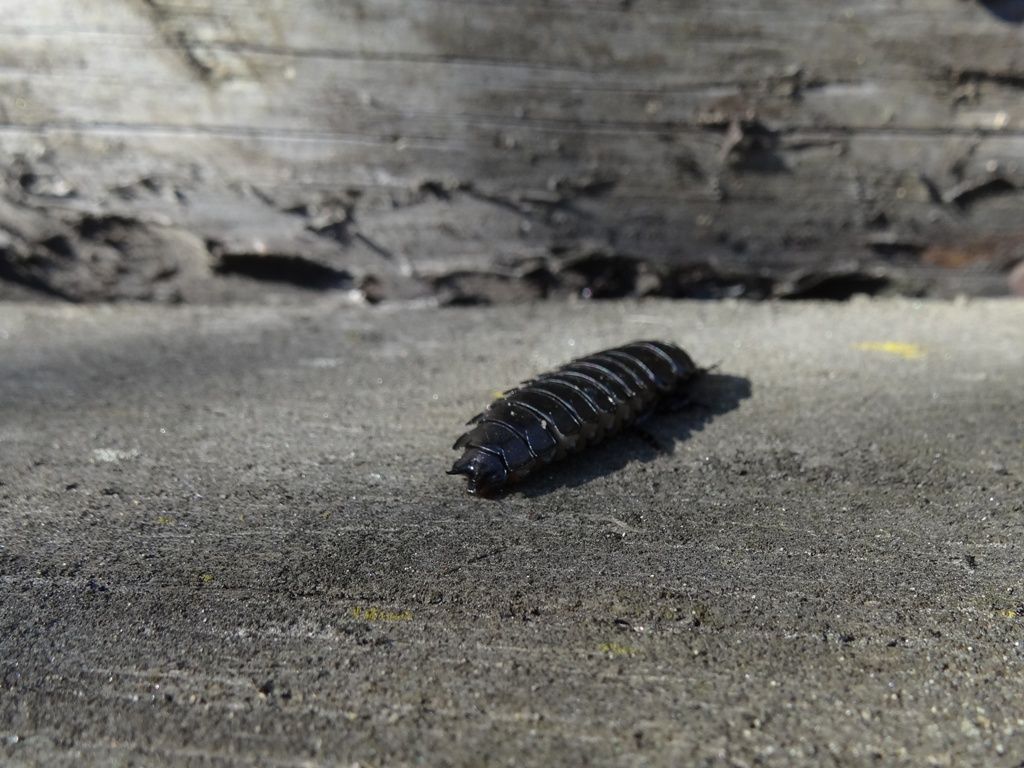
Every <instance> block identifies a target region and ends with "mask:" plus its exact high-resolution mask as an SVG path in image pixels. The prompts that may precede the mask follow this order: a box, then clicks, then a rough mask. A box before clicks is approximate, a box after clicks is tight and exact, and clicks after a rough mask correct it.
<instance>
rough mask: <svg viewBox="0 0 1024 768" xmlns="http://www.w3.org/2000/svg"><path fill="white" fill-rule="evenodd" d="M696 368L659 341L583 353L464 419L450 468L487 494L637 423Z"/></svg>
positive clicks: (473, 489)
mask: <svg viewBox="0 0 1024 768" xmlns="http://www.w3.org/2000/svg"><path fill="white" fill-rule="evenodd" d="M700 372H701V369H699V368H698V367H697V366H696V365H694V363H693V360H691V359H690V356H689V355H687V354H686V352H684V351H683V350H682V349H680V348H679V347H677V346H675V345H674V344H667V343H665V342H663V341H635V342H633V343H632V344H626V345H625V346H622V347H616V348H614V349H606V350H604V351H603V352H598V353H596V354H593V355H589V356H587V357H581V358H578V359H576V360H573V361H572V362H569V363H567V364H565V365H563V366H562V367H561V368H558V369H557V370H554V371H551V372H549V373H545V374H541V375H540V376H538V377H537V378H535V379H531V380H530V381H526V382H524V383H523V384H522V385H521V386H520V387H517V388H516V389H511V390H509V391H508V392H506V393H505V394H504V396H502V397H500V398H498V399H497V400H495V401H494V402H493V403H491V404H490V406H488V408H487V410H485V411H484V412H483V413H480V414H477V415H476V416H474V417H473V418H472V419H470V420H469V422H467V423H468V424H471V425H473V427H472V429H470V430H469V431H468V432H466V433H465V434H464V435H462V437H460V438H459V439H458V440H456V441H455V445H454V446H452V447H453V448H454V449H455V450H458V449H460V448H464V449H465V452H464V453H463V454H462V456H461V457H460V458H459V459H458V460H457V461H456V462H455V464H454V465H452V468H451V470H449V472H448V474H449V475H466V476H467V478H468V480H469V484H468V490H469V492H470V493H477V494H480V495H487V494H489V493H491V492H493V491H496V490H498V489H499V488H501V487H503V486H505V485H508V484H509V483H513V482H515V481H517V480H520V479H521V478H523V477H525V476H526V475H528V474H530V473H531V472H533V471H535V470H536V469H537V468H539V467H542V466H544V465H545V464H549V463H550V462H552V461H558V460H559V459H561V458H562V457H563V456H565V455H567V454H569V453H575V452H577V451H581V450H583V449H584V448H586V447H587V446H589V445H594V444H595V443H598V442H600V441H601V440H603V439H604V438H605V437H607V436H608V435H610V434H613V433H614V432H617V431H619V430H620V429H622V428H623V427H624V426H626V425H628V424H632V423H634V422H636V421H637V420H638V419H639V418H641V417H642V416H645V415H646V414H648V413H649V412H650V411H651V410H653V409H654V408H655V407H657V405H658V404H659V402H661V401H663V400H665V399H666V398H668V397H670V396H672V395H674V394H677V393H679V391H680V390H681V388H682V387H683V386H684V385H685V384H687V383H688V382H689V381H690V380H691V379H693V377H694V376H696V375H697V374H698V373H700Z"/></svg>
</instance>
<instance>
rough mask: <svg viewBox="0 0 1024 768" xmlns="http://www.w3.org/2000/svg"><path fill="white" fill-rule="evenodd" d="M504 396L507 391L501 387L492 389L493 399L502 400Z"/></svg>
mask: <svg viewBox="0 0 1024 768" xmlns="http://www.w3.org/2000/svg"><path fill="white" fill-rule="evenodd" d="M504 396H505V393H504V392H502V391H501V390H500V389H492V390H491V399H492V400H500V399H501V398H503V397H504Z"/></svg>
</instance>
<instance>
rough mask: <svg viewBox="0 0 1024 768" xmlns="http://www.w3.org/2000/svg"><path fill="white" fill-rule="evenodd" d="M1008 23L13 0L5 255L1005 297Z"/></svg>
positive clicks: (235, 280) (785, 12)
mask: <svg viewBox="0 0 1024 768" xmlns="http://www.w3.org/2000/svg"><path fill="white" fill-rule="evenodd" d="M1022 18H1024V3H1017V2H1001V3H996V2H992V3H981V2H976V1H975V0H903V1H900V0H848V1H846V2H842V3H822V2H819V1H818V0H692V1H689V2H687V1H684V0H676V1H674V2H673V1H671V0H515V1H513V0H356V1H353V2H329V1H328V0H292V1H291V2H284V0H263V1H261V2H249V1H246V2H243V1H242V0H33V2H24V0H0V40H2V45H0V152H2V158H3V167H2V171H3V180H2V182H0V183H2V187H0V278H3V279H4V285H6V286H7V289H6V290H7V293H8V295H21V294H20V293H19V292H21V291H23V290H29V289H31V290H30V293H31V292H35V291H43V292H46V293H49V294H52V295H59V296H64V297H67V298H72V299H77V300H90V299H110V298H143V299H156V300H194V301H219V300H230V299H237V298H251V297H252V296H258V295H260V291H262V290H265V289H266V286H267V285H276V286H282V287H283V286H289V287H290V288H296V289H297V290H303V289H307V290H308V289H324V288H340V289H345V290H349V289H351V290H358V291H361V292H363V293H364V294H365V295H367V296H368V297H369V298H370V299H377V298H390V297H412V296H424V295H441V296H442V298H444V299H445V300H451V301H475V300H499V301H500V300H506V299H517V298H531V297H536V296H544V295H552V294H554V295H558V294H566V295H568V294H573V293H579V292H581V291H582V292H583V293H584V295H595V296H602V295H624V294H643V293H662V294H669V295H698V296H699V295H748V296H755V297H757V296H762V295H764V296H767V295H812V296H813V295H819V294H820V295H824V296H829V295H832V294H835V295H837V296H841V295H843V294H844V293H849V292H852V291H855V290H865V291H867V292H875V291H885V290H891V291H900V292H931V293H937V294H943V293H951V292H958V291H965V292H968V293H998V292H1001V291H1005V285H1006V273H1007V271H1008V270H1009V269H1010V267H1011V266H1012V265H1013V264H1014V263H1015V262H1016V261H1018V260H1019V259H1020V256H1021V247H1022V246H1021V242H1022V233H1024V222H1022V218H1024V217H1022V215H1021V210H1022V208H1021V204H1022V187H1024V100H1022V98H1021V96H1022V94H1024V45H1022V42H1024V38H1022V35H1024V26H1022V25H1021V24H1020V22H1021V19H1022ZM26 286H27V288H26ZM2 292H3V289H0V294H2Z"/></svg>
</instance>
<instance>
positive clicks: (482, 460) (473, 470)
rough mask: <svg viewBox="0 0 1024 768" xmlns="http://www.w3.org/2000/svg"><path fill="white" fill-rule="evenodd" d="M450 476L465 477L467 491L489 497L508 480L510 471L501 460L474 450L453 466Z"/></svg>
mask: <svg viewBox="0 0 1024 768" xmlns="http://www.w3.org/2000/svg"><path fill="white" fill-rule="evenodd" d="M448 474H449V475H465V476H466V479H467V481H468V482H467V484H466V490H467V491H469V492H470V493H472V494H475V495H478V496H487V495H488V494H490V493H492V492H493V491H495V490H497V489H498V488H500V487H501V486H502V485H504V484H505V482H506V481H507V480H508V470H507V469H505V465H504V463H502V461H501V459H499V458H498V457H497V456H494V455H492V454H490V453H484V452H483V451H478V450H474V449H472V448H471V449H469V450H468V451H466V452H465V453H464V454H463V455H462V457H461V458H459V459H458V460H457V461H456V462H455V463H454V464H452V468H451V469H449V470H448Z"/></svg>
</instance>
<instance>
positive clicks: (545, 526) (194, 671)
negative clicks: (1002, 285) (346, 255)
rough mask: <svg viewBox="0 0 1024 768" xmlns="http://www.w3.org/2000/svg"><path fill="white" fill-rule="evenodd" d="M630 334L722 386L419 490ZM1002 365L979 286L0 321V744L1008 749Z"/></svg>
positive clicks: (517, 754) (367, 756)
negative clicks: (471, 445) (521, 470)
mask: <svg viewBox="0 0 1024 768" xmlns="http://www.w3.org/2000/svg"><path fill="white" fill-rule="evenodd" d="M637 337H654V338H665V339H670V340H674V341H676V342H678V343H680V344H682V345H683V346H685V347H686V348H687V349H688V350H690V352H691V353H692V354H693V356H694V357H695V359H696V360H697V361H698V362H700V363H703V364H711V363H719V364H720V368H719V369H718V370H719V373H720V374H721V375H722V376H723V377H724V376H728V377H732V378H730V379H723V380H719V384H717V385H715V386H711V387H707V388H705V391H704V392H703V395H702V396H703V397H704V399H705V402H704V405H703V406H698V408H697V410H695V411H691V412H684V413H682V414H678V415H673V416H671V417H665V418H663V419H661V420H659V421H658V422H657V423H655V424H654V425H653V427H652V430H653V431H654V432H655V434H656V435H657V436H658V437H659V439H661V440H662V441H664V442H665V443H667V444H669V445H671V446H672V447H671V450H668V451H664V452H661V453H658V452H656V451H654V450H653V449H651V448H650V447H648V446H647V445H646V444H645V443H644V442H643V441H641V440H637V439H635V438H632V437H629V436H624V437H622V438H620V439H618V440H615V441H614V442H612V443H610V444H608V445H607V446H606V447H602V448H599V449H596V450H594V451H593V452H591V453H588V454H585V455H583V456H581V457H579V458H577V459H575V460H570V461H569V462H567V463H565V464H564V465H562V466H559V467H557V468H555V467H553V468H551V469H550V471H547V472H544V473H542V475H541V476H540V477H539V478H538V479H537V480H536V481H534V482H530V483H527V484H525V485H524V486H523V487H522V488H521V489H520V490H518V491H516V492H515V493H512V494H510V495H508V496H505V497H503V498H501V499H498V500H496V501H483V500H479V499H475V498H471V497H468V496H467V495H466V494H465V492H464V491H463V488H462V486H461V483H460V481H459V480H458V479H457V478H452V477H448V476H446V475H445V474H444V470H445V469H446V468H447V467H448V466H449V465H450V463H451V461H452V459H453V458H454V453H453V452H452V451H450V450H449V446H450V444H451V442H452V441H453V440H454V438H455V437H456V436H457V435H458V434H459V431H460V428H461V425H462V423H463V421H464V420H465V419H466V418H467V417H468V416H470V415H471V414H473V413H475V412H476V411H477V410H479V408H480V407H481V406H482V405H483V404H485V403H486V402H487V400H488V399H489V398H490V397H491V393H492V392H493V391H494V390H500V389H503V388H506V387H507V386H509V385H511V384H514V383H515V382H517V381H519V380H520V379H522V378H524V377H526V376H527V375H529V374H532V373H535V372H537V371H539V370H541V369H543V368H547V367H549V366H552V365H557V364H559V363H561V362H563V361H565V360H566V359H568V358H569V357H571V356H574V355H578V354H582V353H585V352H588V351H592V350H595V349H598V348H601V347H604V346H607V345H610V344H613V343H617V342H622V341H626V340H630V339H633V338H637ZM1022 374H1024V304H1021V303H1013V302H1010V301H1006V302H997V301H990V302H986V301H978V302H969V303H962V304H938V303H913V302H909V301H886V302H881V301H857V302H853V303H850V304H842V305H835V304H830V305H817V304H800V305H773V304H759V305H750V304H728V303H724V304H710V303H704V304H700V303H659V302H647V303H639V304H618V303H616V304H598V303H592V304H570V305H555V304H545V305H538V306H531V307H527V308H523V307H515V308H512V307H505V308H497V309H493V310H488V309H465V310H454V309H452V310H435V309H432V310H425V309H390V308H386V307H384V308H377V309H359V308H355V309H354V308H348V307H342V306H339V305H335V304H330V303H324V304H320V305H315V306H310V307H307V308H302V309H289V310H268V309H258V308H241V307H235V308H217V309H202V308H179V309H173V308H171V309H169V308H157V307H144V306H126V307H84V308H78V307H67V306H53V305H50V306H41V305H24V304H22V305H10V304H9V305H0V597H2V599H0V761H4V762H6V763H7V764H13V765H35V764H47V765H53V764H76V765H80V764H103V765H110V764H112V765H154V764H195V765H222V764H229V765H245V764H254V765H255V764H258V765H282V766H285V765H287V766H292V765H313V764H321V763H323V764H341V765H353V764H359V765H411V764H439V765H480V764H484V763H486V764H509V765H511V764H533V765H556V764H567V765H568V764H572V765H581V764H585V763H589V764H598V765H648V764H649V765H680V764H697V765H705V764H706V765H739V766H745V765H768V766H773V765H778V766H789V765H861V764H884V765H914V766H921V765H964V764H987V765H1007V766H1009V765H1016V764H1017V763H1018V762H1019V761H1020V759H1021V757H1022V755H1024V704H1022V699H1021V690H1022V684H1024V672H1022V669H1024V668H1022V660H1024V656H1022V648H1021V641H1022V639H1024V578H1022V571H1021V562H1022V560H1024V546H1022V542H1024V501H1022V493H1021V491H1022V478H1024V458H1022V448H1024V423H1022V419H1021V413H1022V406H1024V389H1022V385H1021V382H1022ZM747 386H748V387H749V396H747V392H746V391H745V389H746V387H747ZM728 397H732V398H733V399H734V402H733V403H732V404H731V405H730V407H728V408H722V407H718V408H717V409H716V406H715V402H716V398H718V399H720V398H728ZM702 409H703V410H702Z"/></svg>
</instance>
